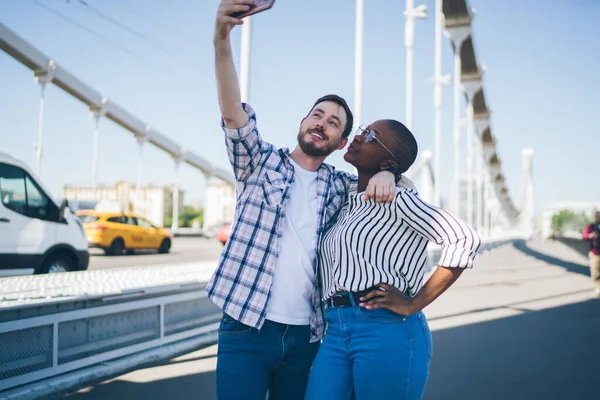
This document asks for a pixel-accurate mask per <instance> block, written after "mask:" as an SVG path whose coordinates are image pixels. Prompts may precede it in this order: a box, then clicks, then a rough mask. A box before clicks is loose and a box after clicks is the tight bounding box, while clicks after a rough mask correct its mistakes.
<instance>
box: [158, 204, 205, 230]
mask: <svg viewBox="0 0 600 400" xmlns="http://www.w3.org/2000/svg"><path fill="white" fill-rule="evenodd" d="M194 221H198V223H199V226H202V223H203V222H204V210H203V209H202V208H194V207H192V206H184V207H183V212H180V213H179V226H180V227H182V228H189V227H191V226H192V224H193V223H194ZM172 224H173V212H171V213H169V215H167V216H166V217H165V222H164V226H165V227H166V228H168V227H171V225H172Z"/></svg>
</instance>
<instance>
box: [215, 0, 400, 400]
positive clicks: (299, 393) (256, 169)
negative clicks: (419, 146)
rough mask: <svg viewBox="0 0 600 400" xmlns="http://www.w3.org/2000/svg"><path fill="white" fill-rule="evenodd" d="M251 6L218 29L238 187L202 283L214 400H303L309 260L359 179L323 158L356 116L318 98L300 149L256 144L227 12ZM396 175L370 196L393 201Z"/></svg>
mask: <svg viewBox="0 0 600 400" xmlns="http://www.w3.org/2000/svg"><path fill="white" fill-rule="evenodd" d="M250 4H252V0H222V1H221V4H220V6H219V10H218V12H217V20H216V27H215V36H214V45H215V56H216V57H215V63H216V78H217V90H218V97H219V107H220V109H221V114H222V119H223V120H222V127H223V130H224V132H225V139H226V145H227V152H228V155H229V159H230V162H231V164H232V166H233V171H234V174H235V177H236V180H237V184H236V186H237V187H236V189H237V190H236V192H237V193H236V195H237V204H236V214H235V218H234V222H233V225H232V231H231V234H230V237H229V240H228V242H227V244H226V246H225V248H224V250H223V254H222V255H221V259H220V261H219V266H218V268H217V270H216V272H215V274H214V275H213V277H212V278H211V280H210V282H209V283H208V285H207V293H208V296H209V297H210V299H211V300H212V301H213V302H214V303H215V304H217V305H218V306H219V307H220V308H221V309H222V310H223V319H222V321H221V326H220V328H219V350H218V356H217V358H218V359H217V396H218V398H219V399H226V400H229V399H231V400H238V399H250V400H253V399H256V400H264V399H265V396H266V394H267V392H268V393H269V398H270V399H274V400H278V399H285V400H294V399H303V398H304V392H305V389H306V383H307V380H308V373H309V370H310V366H311V364H312V361H313V359H314V357H315V355H316V352H317V349H318V339H319V338H320V337H321V336H322V333H323V327H324V322H323V315H322V310H321V307H320V304H321V303H320V301H319V300H320V297H321V294H320V286H319V278H318V274H316V273H315V271H316V270H317V269H316V268H317V266H316V260H317V257H318V253H319V242H320V238H321V234H322V232H323V231H324V228H325V226H326V225H327V224H328V223H330V222H331V221H333V220H334V219H335V217H336V215H337V212H338V211H339V209H340V207H341V206H342V204H343V203H344V202H345V201H346V198H347V195H348V193H349V192H350V191H351V190H355V189H356V182H357V181H356V177H354V176H351V175H348V174H345V173H343V172H339V171H335V169H334V168H333V167H332V166H330V165H327V164H324V163H323V161H324V160H325V158H326V157H327V156H328V155H329V154H331V153H332V152H333V151H335V150H339V149H342V148H343V147H344V146H345V145H346V143H347V140H348V135H349V133H350V131H351V129H352V123H353V117H352V113H351V111H350V109H349V107H348V105H347V104H346V102H345V100H344V99H342V98H341V97H339V96H336V95H328V96H324V97H322V98H321V99H319V100H317V101H316V103H315V104H314V106H313V107H312V109H311V110H310V112H309V113H308V115H307V116H306V117H305V118H303V119H302V121H301V123H300V129H299V133H298V137H297V141H298V145H297V146H296V148H295V149H294V150H293V151H292V152H291V153H290V152H289V150H288V149H276V148H275V147H274V146H272V145H271V144H269V143H266V142H264V141H263V140H262V138H261V136H260V134H259V133H258V130H257V128H256V113H255V112H254V110H253V109H252V108H251V107H250V106H249V105H247V104H242V103H241V100H240V90H239V84H238V79H237V75H236V72H235V67H234V63H233V58H232V53H231V43H230V32H231V30H232V29H233V27H234V26H235V25H240V24H242V21H241V20H238V19H236V18H232V17H231V16H230V15H231V14H232V13H235V12H241V11H245V10H247V9H248V5H250ZM394 181H395V176H394V174H392V173H391V172H380V173H379V174H377V175H376V176H375V177H373V178H372V180H371V181H370V183H369V186H368V188H367V190H366V195H367V197H375V198H376V200H377V201H380V202H381V201H387V202H391V201H392V199H393V196H394V193H395V191H394Z"/></svg>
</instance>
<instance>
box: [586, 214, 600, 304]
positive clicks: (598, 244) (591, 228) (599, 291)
mask: <svg viewBox="0 0 600 400" xmlns="http://www.w3.org/2000/svg"><path fill="white" fill-rule="evenodd" d="M599 236H600V211H596V217H595V223H593V224H589V225H588V226H586V227H585V229H584V230H583V240H587V241H589V242H590V252H589V253H588V257H589V258H590V276H591V277H592V282H593V283H594V286H595V289H594V294H595V295H596V297H600V237H599Z"/></svg>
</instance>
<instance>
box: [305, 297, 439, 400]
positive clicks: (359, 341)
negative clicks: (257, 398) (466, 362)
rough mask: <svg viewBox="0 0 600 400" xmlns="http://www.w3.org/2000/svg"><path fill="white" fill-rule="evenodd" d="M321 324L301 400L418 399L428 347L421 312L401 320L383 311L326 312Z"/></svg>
mask: <svg viewBox="0 0 600 400" xmlns="http://www.w3.org/2000/svg"><path fill="white" fill-rule="evenodd" d="M353 303H354V302H353ZM325 319H326V321H327V331H326V333H325V336H324V338H323V342H322V343H321V347H320V348H319V352H318V353H317V357H316V358H315V362H314V364H313V367H312V369H311V371H310V378H309V382H308V387H307V391H306V399H307V400H316V399H327V400H336V399H339V400H348V399H351V398H354V397H352V396H353V395H354V396H355V398H356V400H370V399H410V400H412V399H420V398H422V397H423V392H424V390H425V384H426V383H427V378H428V376H429V362H430V361H431V351H432V346H431V332H430V331H429V326H428V325H427V320H426V319H425V315H424V314H423V313H422V312H419V313H417V314H413V315H411V316H408V317H402V316H400V315H398V314H395V313H393V312H392V311H389V310H386V309H376V310H367V309H364V308H361V307H359V306H357V305H353V306H348V307H329V306H328V308H327V310H326V312H325Z"/></svg>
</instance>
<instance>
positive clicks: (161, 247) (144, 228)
mask: <svg viewBox="0 0 600 400" xmlns="http://www.w3.org/2000/svg"><path fill="white" fill-rule="evenodd" d="M77 216H78V217H79V218H80V219H81V221H82V222H83V227H84V229H85V234H86V237H87V240H88V243H89V247H95V248H100V249H102V250H104V251H105V253H106V254H108V255H113V256H114V255H120V254H123V253H124V252H128V253H133V252H134V251H135V250H141V249H150V250H158V252H159V253H168V252H169V250H170V249H171V244H172V242H173V235H172V234H171V233H170V232H169V231H167V230H166V229H163V228H157V227H155V226H154V225H152V223H150V222H149V221H148V220H146V219H144V218H142V217H140V216H137V215H135V214H132V213H119V212H101V211H94V210H86V211H78V212H77Z"/></svg>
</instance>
